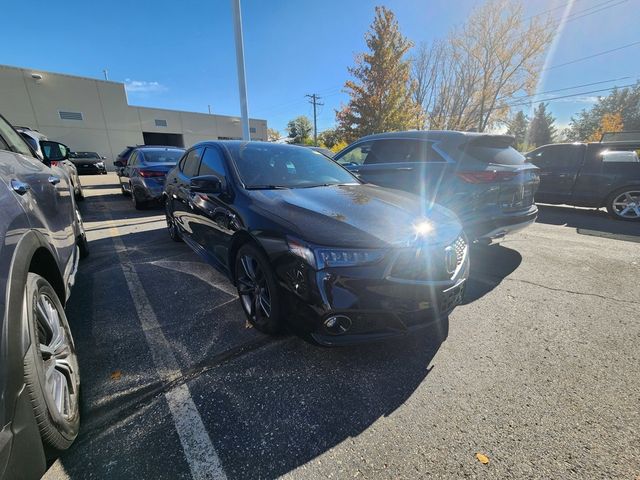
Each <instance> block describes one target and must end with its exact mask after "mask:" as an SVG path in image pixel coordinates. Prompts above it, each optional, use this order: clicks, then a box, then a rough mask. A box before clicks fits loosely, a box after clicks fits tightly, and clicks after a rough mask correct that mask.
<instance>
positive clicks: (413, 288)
mask: <svg viewBox="0 0 640 480" xmlns="http://www.w3.org/2000/svg"><path fill="white" fill-rule="evenodd" d="M393 264H394V260H391V261H390V262H386V263H385V262H382V263H381V264H380V265H376V266H368V267H353V268H343V267H340V268H327V269H324V270H320V271H305V266H304V264H303V263H298V264H294V265H290V266H288V267H287V268H286V269H285V268H282V269H280V272H279V273H280V275H279V276H280V278H281V279H282V281H281V286H282V287H283V291H284V293H285V298H286V304H287V307H288V308H287V310H288V315H287V317H288V320H289V324H290V325H291V327H292V328H293V330H294V331H296V333H298V334H301V335H303V336H306V337H310V338H311V339H312V340H313V341H315V342H316V343H319V344H321V345H325V346H338V345H349V344H356V343H363V342H370V341H376V340H383V339H388V338H392V337H397V336H402V335H405V334H407V333H409V332H411V331H414V330H417V329H421V328H423V327H427V326H429V325H432V324H433V323H434V322H438V321H441V320H444V319H446V317H447V316H448V315H449V313H450V312H451V311H452V310H453V309H454V308H455V307H456V306H457V305H459V304H460V303H461V302H462V300H463V296H464V290H465V284H466V280H467V277H468V275H469V259H468V247H467V245H466V243H465V246H464V251H463V254H462V259H461V262H460V264H459V265H458V267H457V269H456V271H455V273H454V274H452V275H446V278H445V279H442V278H440V279H436V280H430V279H421V278H416V275H415V272H410V273H409V272H408V273H407V275H406V276H407V277H410V278H398V272H395V271H394V268H393ZM336 322H342V324H339V325H338V328H336Z"/></svg>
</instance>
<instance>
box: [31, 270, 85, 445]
mask: <svg viewBox="0 0 640 480" xmlns="http://www.w3.org/2000/svg"><path fill="white" fill-rule="evenodd" d="M24 298H25V308H24V309H23V311H24V315H25V316H26V318H25V324H26V325H28V326H29V333H30V338H31V340H32V341H31V346H30V347H29V349H28V351H27V354H26V355H25V358H24V380H25V384H26V388H27V391H28V393H29V399H30V401H31V406H32V407H33V411H34V414H35V417H36V422H37V424H38V429H39V431H40V436H41V437H42V442H43V445H44V447H45V451H46V452H47V455H48V456H49V457H53V456H56V455H58V454H59V453H60V452H62V451H63V450H66V449H67V448H69V446H70V445H71V444H72V443H73V441H74V440H75V438H76V437H77V435H78V429H79V428H80V407H79V400H80V370H79V368H78V359H77V356H76V352H75V345H74V343H73V337H72V336H71V331H70V329H69V322H68V321H67V317H66V315H65V313H64V309H63V308H62V304H61V303H60V300H59V299H58V296H57V295H56V292H55V290H54V289H53V287H51V285H50V284H49V282H47V280H45V279H44V278H43V277H41V276H40V275H37V274H35V273H29V274H28V276H27V283H26V286H25V297H24ZM39 312H40V313H39ZM42 312H44V313H42ZM51 325H57V328H56V329H55V330H54V329H53V328H52V327H51ZM46 326H48V330H47V327H46ZM40 344H44V345H46V346H47V347H51V346H53V347H52V349H53V348H55V353H54V354H52V355H51V354H50V353H49V352H51V350H43V349H42V347H41V345H40ZM45 357H47V358H45ZM48 380H49V382H54V381H55V382H56V385H58V386H62V387H63V388H62V390H61V392H60V393H59V394H58V395H59V396H58V398H59V399H60V398H62V399H64V401H63V402H62V404H63V406H62V409H60V408H59V407H58V406H57V405H56V394H55V393H54V392H53V391H54V389H55V387H54V386H51V387H48V385H49V383H48V382H47V381H48Z"/></svg>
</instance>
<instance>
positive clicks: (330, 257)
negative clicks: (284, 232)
mask: <svg viewBox="0 0 640 480" xmlns="http://www.w3.org/2000/svg"><path fill="white" fill-rule="evenodd" d="M287 243H288V244H289V250H290V251H291V253H293V254H294V255H297V256H298V257H300V258H302V259H303V260H305V261H306V262H307V263H308V264H309V265H311V266H313V267H315V268H317V269H318V270H321V269H323V268H326V267H355V266H358V265H369V264H372V263H375V262H378V261H379V260H381V259H382V257H384V251H383V250H369V249H352V248H316V249H312V248H311V247H309V246H307V245H305V244H303V243H302V242H300V241H299V240H295V239H292V238H288V239H287Z"/></svg>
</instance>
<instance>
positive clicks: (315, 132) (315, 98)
mask: <svg viewBox="0 0 640 480" xmlns="http://www.w3.org/2000/svg"><path fill="white" fill-rule="evenodd" d="M305 97H309V98H310V99H311V100H309V103H311V104H312V105H313V144H314V145H315V146H316V147H317V146H318V119H317V115H316V105H318V106H322V105H324V103H320V102H318V100H320V98H321V97H319V96H318V95H316V94H315V93H312V94H311V95H305Z"/></svg>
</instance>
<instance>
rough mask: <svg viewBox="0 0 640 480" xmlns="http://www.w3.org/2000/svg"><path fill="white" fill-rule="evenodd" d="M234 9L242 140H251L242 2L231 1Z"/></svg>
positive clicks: (237, 0) (238, 0)
mask: <svg viewBox="0 0 640 480" xmlns="http://www.w3.org/2000/svg"><path fill="white" fill-rule="evenodd" d="M231 8H232V9H233V29H234V31H235V37H236V66H237V68H238V89H239V91H240V113H241V114H242V139H243V140H251V133H250V131H249V112H248V110H249V105H248V102H247V81H246V79H245V76H244V43H243V40H242V14H241V12H240V0H231Z"/></svg>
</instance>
